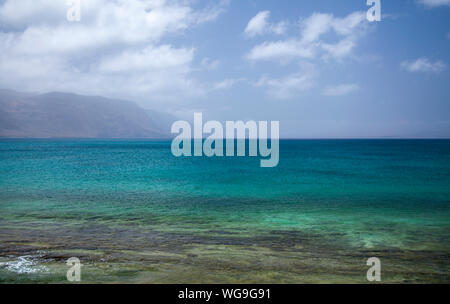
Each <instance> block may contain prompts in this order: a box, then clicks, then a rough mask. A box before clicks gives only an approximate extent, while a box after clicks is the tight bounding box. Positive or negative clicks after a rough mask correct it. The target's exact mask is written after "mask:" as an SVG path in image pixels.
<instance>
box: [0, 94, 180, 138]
mask: <svg viewBox="0 0 450 304" xmlns="http://www.w3.org/2000/svg"><path fill="white" fill-rule="evenodd" d="M175 120H177V119H176V118H175V117H173V116H171V115H170V114H166V113H160V112H157V111H153V110H146V109H143V108H141V107H140V106H138V105H137V104H135V103H133V102H130V101H123V100H116V99H108V98H104V97H99V96H81V95H77V94H71V93H59V92H53V93H47V94H30V93H21V92H16V91H12V90H0V137H3V138H155V139H158V138H170V137H171V136H170V125H171V124H172V122H173V121H175Z"/></svg>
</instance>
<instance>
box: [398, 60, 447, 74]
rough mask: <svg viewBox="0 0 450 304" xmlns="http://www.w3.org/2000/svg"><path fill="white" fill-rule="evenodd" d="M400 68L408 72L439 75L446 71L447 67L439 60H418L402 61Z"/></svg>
mask: <svg viewBox="0 0 450 304" xmlns="http://www.w3.org/2000/svg"><path fill="white" fill-rule="evenodd" d="M400 66H401V67H402V68H404V69H405V70H407V71H408V72H431V73H439V72H442V71H444V70H445V69H447V65H446V64H445V63H444V62H442V61H440V60H437V61H435V62H432V61H431V60H430V59H428V58H419V59H417V60H415V61H404V62H402V63H401V65H400Z"/></svg>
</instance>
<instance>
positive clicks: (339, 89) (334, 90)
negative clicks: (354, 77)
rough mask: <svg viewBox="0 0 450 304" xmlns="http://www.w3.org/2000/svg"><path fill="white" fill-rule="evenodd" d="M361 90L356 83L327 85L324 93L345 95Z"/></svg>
mask: <svg viewBox="0 0 450 304" xmlns="http://www.w3.org/2000/svg"><path fill="white" fill-rule="evenodd" d="M357 90H359V86H358V85H357V84H354V83H349V84H340V85H336V86H328V87H326V88H325V89H324V90H323V92H322V94H323V95H325V96H343V95H348V94H350V93H352V92H355V91H357Z"/></svg>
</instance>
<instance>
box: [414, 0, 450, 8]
mask: <svg viewBox="0 0 450 304" xmlns="http://www.w3.org/2000/svg"><path fill="white" fill-rule="evenodd" d="M419 2H420V3H422V4H423V5H425V6H428V7H438V6H443V5H450V0H419Z"/></svg>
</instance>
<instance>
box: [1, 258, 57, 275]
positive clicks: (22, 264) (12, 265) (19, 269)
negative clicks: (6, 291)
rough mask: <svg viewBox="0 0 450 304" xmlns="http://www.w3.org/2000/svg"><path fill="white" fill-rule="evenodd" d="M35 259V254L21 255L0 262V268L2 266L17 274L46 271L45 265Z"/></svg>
mask: <svg viewBox="0 0 450 304" xmlns="http://www.w3.org/2000/svg"><path fill="white" fill-rule="evenodd" d="M36 259H37V258H36V257H35V256H21V257H19V258H18V259H17V260H15V261H9V262H0V268H4V269H6V270H8V271H11V272H15V273H18V274H31V273H38V272H47V271H48V269H47V267H45V266H42V265H38V262H37V261H36Z"/></svg>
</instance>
